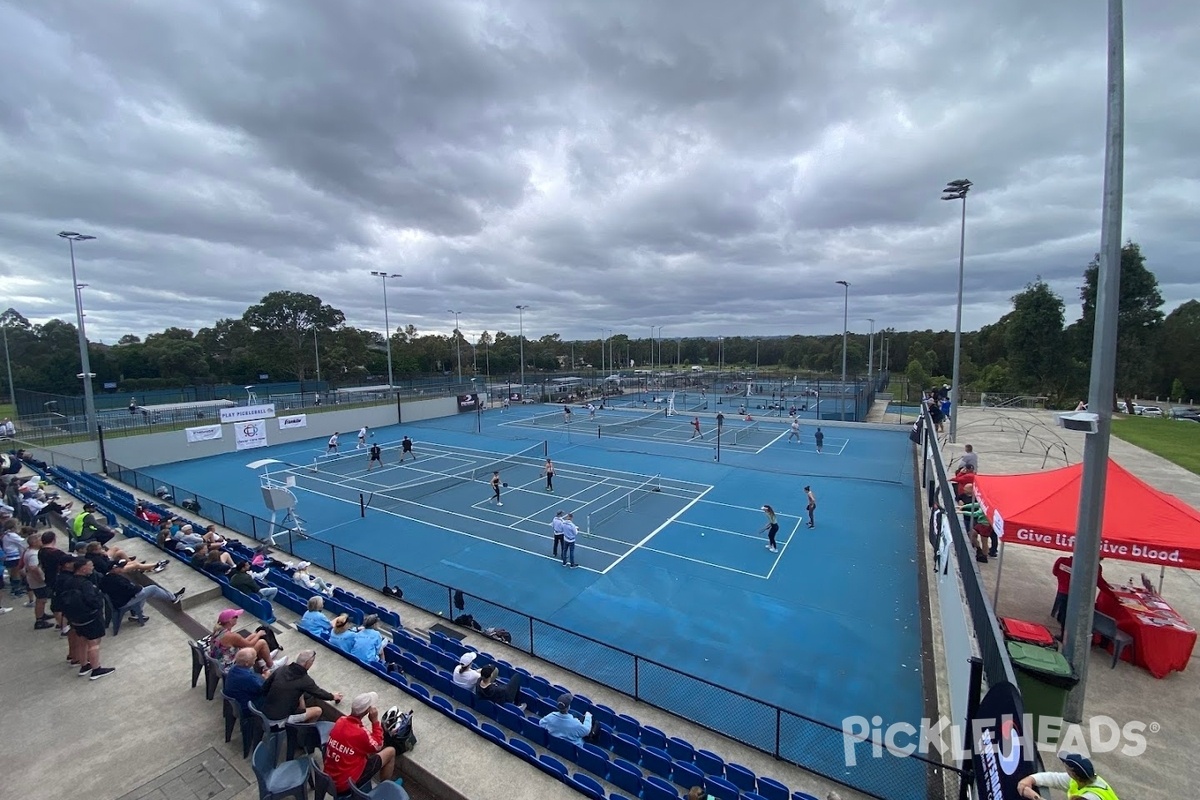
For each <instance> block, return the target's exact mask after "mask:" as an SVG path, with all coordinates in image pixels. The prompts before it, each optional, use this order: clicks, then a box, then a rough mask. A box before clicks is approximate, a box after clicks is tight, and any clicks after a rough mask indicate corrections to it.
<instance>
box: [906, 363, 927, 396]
mask: <svg viewBox="0 0 1200 800" xmlns="http://www.w3.org/2000/svg"><path fill="white" fill-rule="evenodd" d="M904 374H905V376H906V377H907V378H908V388H909V392H910V393H913V392H915V393H916V394H917V395H918V396H920V393H921V391H922V390H924V389H928V388H929V381H930V380H932V378H930V376H929V370H928V369H926V367H925V365H924V364H922V363H921V361H920V360H919V359H916V358H914V359H911V360H910V361H909V362H908V368H907V369H905V370H904Z"/></svg>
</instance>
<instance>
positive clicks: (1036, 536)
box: [975, 459, 1200, 569]
mask: <svg viewBox="0 0 1200 800" xmlns="http://www.w3.org/2000/svg"><path fill="white" fill-rule="evenodd" d="M1082 478H1083V464H1076V465H1074V466H1070V467H1063V468H1062V469H1055V470H1048V471H1044V472H1031V473H1025V474H1021V475H979V476H978V477H977V478H976V480H975V489H976V495H977V496H978V498H979V500H980V502H981V503H982V504H983V509H984V511H986V512H987V515H988V519H989V520H991V521H992V525H993V527H994V528H995V529H996V532H997V533H998V534H1000V535H1001V537H1002V538H1003V540H1004V541H1006V542H1009V543H1019V544H1028V545H1033V546H1035V547H1045V548H1048V549H1051V550H1063V551H1066V552H1070V551H1071V550H1073V549H1074V546H1075V525H1076V523H1077V521H1078V517H1079V487H1080V483H1081V481H1082ZM1100 554H1101V555H1102V556H1104V557H1107V558H1116V559H1120V560H1123V561H1140V562H1144V563H1147V564H1158V565H1160V566H1169V567H1183V568H1185V569H1200V512H1198V511H1197V510H1196V509H1194V508H1192V507H1191V506H1189V505H1188V504H1187V503H1184V502H1183V501H1182V500H1180V499H1178V498H1177V497H1174V496H1172V495H1169V494H1167V493H1166V492H1160V491H1159V490H1157V489H1155V488H1154V487H1153V486H1150V485H1149V484H1147V483H1145V482H1143V481H1141V480H1139V479H1138V478H1137V477H1136V476H1134V475H1133V474H1132V473H1130V472H1129V471H1128V470H1126V469H1124V468H1123V467H1121V466H1120V465H1119V464H1117V463H1116V462H1114V461H1112V460H1111V459H1110V460H1109V462H1108V484H1107V488H1106V490H1105V497H1104V530H1103V532H1102V536H1101V550H1100Z"/></svg>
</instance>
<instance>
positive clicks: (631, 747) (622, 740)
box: [612, 732, 642, 764]
mask: <svg viewBox="0 0 1200 800" xmlns="http://www.w3.org/2000/svg"><path fill="white" fill-rule="evenodd" d="M612 744H613V746H612V751H613V753H614V754H616V755H618V756H620V757H621V758H623V759H625V760H626V761H632V762H633V763H634V764H638V763H641V760H642V748H641V745H639V744H638V742H637V739H634V738H633V737H632V736H627V735H625V734H624V733H620V732H617V733H614V734H613V743H612Z"/></svg>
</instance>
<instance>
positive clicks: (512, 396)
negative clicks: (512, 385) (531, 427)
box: [508, 392, 524, 403]
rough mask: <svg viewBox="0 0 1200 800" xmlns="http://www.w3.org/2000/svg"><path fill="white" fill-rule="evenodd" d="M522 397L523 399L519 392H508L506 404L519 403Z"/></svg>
mask: <svg viewBox="0 0 1200 800" xmlns="http://www.w3.org/2000/svg"><path fill="white" fill-rule="evenodd" d="M522 397H524V395H522V394H521V393H520V392H509V393H508V402H510V403H519V402H521V398H522Z"/></svg>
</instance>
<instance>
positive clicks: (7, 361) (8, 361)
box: [0, 321, 21, 419]
mask: <svg viewBox="0 0 1200 800" xmlns="http://www.w3.org/2000/svg"><path fill="white" fill-rule="evenodd" d="M0 328H2V329H3V330H4V366H5V367H6V368H7V369H8V402H10V403H12V407H13V419H20V418H21V414H20V411H19V410H18V409H17V390H16V389H14V388H13V386H14V384H13V377H12V357H11V356H10V355H9V354H8V323H7V322H3V321H0Z"/></svg>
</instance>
